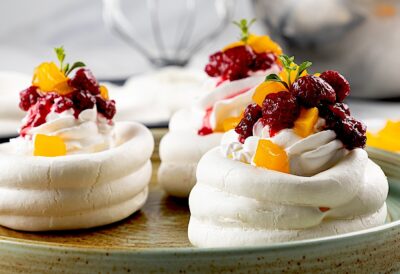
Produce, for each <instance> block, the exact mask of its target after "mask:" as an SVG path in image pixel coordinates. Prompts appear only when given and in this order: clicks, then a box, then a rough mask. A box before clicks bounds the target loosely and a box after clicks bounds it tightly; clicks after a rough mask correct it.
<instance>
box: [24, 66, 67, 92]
mask: <svg viewBox="0 0 400 274" xmlns="http://www.w3.org/2000/svg"><path fill="white" fill-rule="evenodd" d="M32 84H33V85H34V86H37V87H39V88H40V89H41V90H42V91H44V92H51V91H55V92H57V93H59V94H61V95H65V94H67V93H70V92H72V91H73V89H72V88H71V87H69V85H68V78H67V77H66V76H65V75H64V73H63V72H61V71H60V69H59V68H58V67H57V65H56V64H55V63H54V62H50V63H42V64H40V65H39V66H38V67H36V68H35V72H34V74H33V79H32Z"/></svg>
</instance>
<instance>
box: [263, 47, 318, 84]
mask: <svg viewBox="0 0 400 274" xmlns="http://www.w3.org/2000/svg"><path fill="white" fill-rule="evenodd" d="M279 60H280V61H281V63H282V65H283V69H284V70H285V71H286V72H287V74H288V81H287V82H286V81H284V80H282V78H281V77H279V75H277V74H270V75H268V76H267V77H265V81H273V82H279V83H281V84H282V85H284V86H285V87H286V88H287V89H288V90H289V87H290V86H291V85H292V84H293V83H294V82H296V81H297V79H299V77H300V75H301V74H302V73H303V72H304V71H305V70H306V69H308V68H309V67H311V65H312V63H311V62H309V61H305V62H303V63H301V64H300V66H298V65H296V63H295V62H294V56H291V57H289V56H287V55H286V54H282V55H279ZM292 71H297V73H296V77H295V79H293V81H292V79H291V72H292Z"/></svg>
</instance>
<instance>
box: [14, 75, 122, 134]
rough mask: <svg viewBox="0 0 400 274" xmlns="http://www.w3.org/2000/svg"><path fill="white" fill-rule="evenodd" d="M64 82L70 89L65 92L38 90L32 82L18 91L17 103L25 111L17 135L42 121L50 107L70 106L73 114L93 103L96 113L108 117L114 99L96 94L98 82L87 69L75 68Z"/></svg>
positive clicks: (111, 111) (54, 108)
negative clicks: (22, 123)
mask: <svg viewBox="0 0 400 274" xmlns="http://www.w3.org/2000/svg"><path fill="white" fill-rule="evenodd" d="M68 84H69V85H70V86H71V87H72V88H73V91H72V92H71V93H69V94H66V95H60V94H58V93H56V92H46V93H45V92H41V91H40V90H39V89H38V88H37V87H36V86H31V87H29V88H27V89H25V90H23V91H21V92H20V103H19V106H20V108H21V109H22V110H24V111H27V112H28V115H27V117H26V120H25V124H24V125H23V126H22V127H21V130H20V135H21V136H22V137H24V136H26V135H27V133H28V132H29V130H30V129H31V128H33V127H37V126H40V125H42V124H44V123H45V122H46V118H47V115H48V114H49V113H50V112H51V111H54V112H56V113H61V112H64V111H66V110H70V109H72V110H73V113H74V116H75V118H78V116H79V114H80V113H81V112H82V111H84V110H86V109H92V108H93V107H94V106H96V107H97V111H98V113H99V114H101V115H103V116H104V117H105V118H106V119H108V120H111V119H112V118H113V117H114V115H115V113H116V108H115V101H114V100H107V99H104V98H103V97H102V96H101V95H100V89H99V84H98V82H97V80H96V78H94V76H93V74H92V73H91V72H90V70H88V69H79V70H78V71H77V72H76V74H75V76H74V78H72V79H71V80H70V81H69V82H68Z"/></svg>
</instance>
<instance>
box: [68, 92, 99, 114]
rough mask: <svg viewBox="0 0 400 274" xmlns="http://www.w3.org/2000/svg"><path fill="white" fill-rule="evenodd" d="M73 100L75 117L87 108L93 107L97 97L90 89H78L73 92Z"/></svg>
mask: <svg viewBox="0 0 400 274" xmlns="http://www.w3.org/2000/svg"><path fill="white" fill-rule="evenodd" d="M71 98H72V101H73V103H74V109H75V117H78V116H79V114H80V113H81V112H82V111H83V110H85V109H91V108H93V107H94V105H95V104H96V98H95V96H93V95H92V94H91V93H90V92H89V91H86V90H77V91H75V92H73V94H72V96H71Z"/></svg>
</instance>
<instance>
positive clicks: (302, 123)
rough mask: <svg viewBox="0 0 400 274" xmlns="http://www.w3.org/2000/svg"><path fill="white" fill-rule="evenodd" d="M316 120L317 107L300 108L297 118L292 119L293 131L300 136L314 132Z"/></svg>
mask: <svg viewBox="0 0 400 274" xmlns="http://www.w3.org/2000/svg"><path fill="white" fill-rule="evenodd" d="M317 121H318V108H309V109H306V108H302V109H301V111H300V115H299V118H297V120H296V121H294V127H293V130H294V132H295V133H296V134H297V135H299V136H300V137H303V138H305V137H307V136H309V135H311V134H313V133H314V126H315V124H316V123H317Z"/></svg>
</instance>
